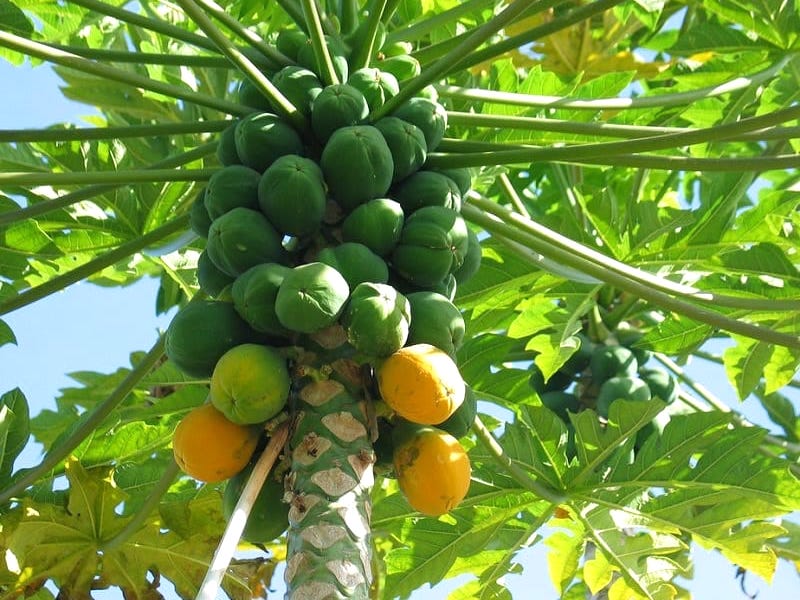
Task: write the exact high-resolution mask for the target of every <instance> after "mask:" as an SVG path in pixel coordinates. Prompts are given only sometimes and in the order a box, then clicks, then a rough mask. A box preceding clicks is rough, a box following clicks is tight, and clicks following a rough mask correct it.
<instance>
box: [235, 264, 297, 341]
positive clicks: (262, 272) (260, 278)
mask: <svg viewBox="0 0 800 600" xmlns="http://www.w3.org/2000/svg"><path fill="white" fill-rule="evenodd" d="M290 270H291V269H289V267H285V266H283V265H279V264H277V263H264V264H260V265H256V266H254V267H251V268H249V269H248V270H247V271H245V272H244V273H242V274H241V275H239V276H238V277H237V278H236V280H235V281H234V282H233V286H232V287H231V296H232V298H233V307H234V308H235V309H236V312H237V313H239V316H241V317H242V319H244V320H245V321H246V322H247V323H248V324H249V325H250V327H252V328H253V329H254V330H256V331H260V332H262V333H267V334H271V335H274V336H279V337H286V336H287V335H288V334H289V331H288V330H287V329H286V328H285V327H284V326H283V325H281V322H280V321H279V320H278V315H277V313H276V312H275V301H276V299H277V297H278V289H279V288H280V286H281V283H283V279H284V277H286V274H287V273H288V272H289V271H290Z"/></svg>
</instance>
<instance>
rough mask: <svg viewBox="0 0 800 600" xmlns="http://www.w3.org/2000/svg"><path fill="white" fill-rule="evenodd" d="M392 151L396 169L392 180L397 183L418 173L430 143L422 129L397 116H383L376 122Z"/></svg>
mask: <svg viewBox="0 0 800 600" xmlns="http://www.w3.org/2000/svg"><path fill="white" fill-rule="evenodd" d="M375 127H377V128H378V130H379V131H380V132H381V134H382V135H383V138H384V139H385V140H386V144H387V145H388V146H389V150H390V151H391V153H392V161H393V162H394V171H393V174H392V182H393V183H396V182H398V181H400V180H404V179H406V178H407V177H408V176H409V175H411V174H412V173H416V172H417V171H419V169H420V168H421V167H422V165H424V164H425V159H426V158H427V156H428V145H427V143H426V142H425V136H424V135H423V133H422V130H421V129H420V128H419V127H417V126H416V125H414V124H413V123H409V122H408V121H403V120H402V119H398V118H397V117H383V118H382V119H378V121H376V122H375Z"/></svg>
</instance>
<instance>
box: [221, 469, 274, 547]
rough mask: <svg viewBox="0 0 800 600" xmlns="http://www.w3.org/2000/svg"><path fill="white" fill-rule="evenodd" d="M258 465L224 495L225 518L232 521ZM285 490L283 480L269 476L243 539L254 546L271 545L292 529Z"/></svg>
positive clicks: (229, 485)
mask: <svg viewBox="0 0 800 600" xmlns="http://www.w3.org/2000/svg"><path fill="white" fill-rule="evenodd" d="M254 466H255V463H254V462H252V461H251V462H250V463H249V464H248V465H247V466H246V467H245V468H244V469H242V470H241V471H239V472H238V473H237V474H236V475H234V476H233V477H231V478H230V479H229V480H228V481H227V483H226V484H225V491H224V492H223V493H222V516H223V517H225V520H226V521H229V520H230V518H231V517H232V516H233V511H234V509H235V508H236V503H237V502H238V501H239V498H240V496H241V495H242V492H243V491H244V486H245V485H246V484H247V481H248V479H250V475H251V473H252V472H253V467H254ZM284 494H285V489H284V485H283V479H282V478H280V479H278V478H276V477H275V476H274V474H273V473H270V474H269V475H267V478H266V479H265V480H264V484H263V485H262V486H261V489H260V490H259V492H258V496H256V499H255V502H254V503H253V506H252V508H251V509H250V514H249V515H248V517H247V523H246V524H245V526H244V531H243V532H242V538H243V539H244V540H246V541H248V542H250V543H251V544H268V543H269V542H272V541H274V540H276V539H278V538H279V537H280V536H281V535H283V533H284V532H285V531H286V529H287V528H288V527H289V504H288V503H286V502H284V501H283V495H284Z"/></svg>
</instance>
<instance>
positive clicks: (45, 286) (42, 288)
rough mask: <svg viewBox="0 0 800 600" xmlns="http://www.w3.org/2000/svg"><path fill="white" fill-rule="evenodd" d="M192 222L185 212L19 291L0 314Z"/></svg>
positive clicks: (63, 286) (93, 271) (142, 248)
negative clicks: (62, 272) (70, 268)
mask: <svg viewBox="0 0 800 600" xmlns="http://www.w3.org/2000/svg"><path fill="white" fill-rule="evenodd" d="M188 224H189V215H188V214H184V215H182V216H180V217H177V218H175V219H173V220H172V221H169V222H168V223H166V224H165V225H162V226H161V227H159V228H157V229H153V230H152V231H149V232H147V233H145V234H144V235H141V236H140V237H138V238H136V239H133V240H131V241H129V242H125V243H124V244H120V245H119V246H117V247H116V248H114V249H113V250H111V251H109V252H106V253H105V254H101V255H99V256H98V257H97V258H94V259H92V260H90V261H88V262H86V263H84V264H82V265H81V266H79V267H76V268H75V269H72V270H71V271H67V272H66V273H64V274H63V275H58V276H57V277H53V278H52V279H49V280H47V281H45V282H44V283H41V284H39V285H37V286H36V287H33V288H29V289H27V290H26V291H24V292H22V293H20V294H17V295H16V296H11V297H10V298H9V299H8V300H6V301H5V302H3V303H0V315H4V314H7V313H10V312H12V311H14V310H17V309H19V308H22V307H23V306H27V305H28V304H31V303H32V302H36V301H37V300H41V299H42V298H44V297H46V296H49V295H50V294H53V293H55V292H58V291H61V290H63V289H65V288H66V287H68V286H70V285H72V284H73V283H77V282H78V281H81V280H82V279H86V278H88V277H90V276H91V275H94V274H95V273H99V272H100V271H102V270H103V269H105V268H107V267H110V266H111V265H113V264H115V263H117V262H119V261H121V260H123V259H125V258H128V257H130V256H133V255H134V254H136V253H137V252H141V251H142V250H144V249H145V248H147V247H148V246H150V245H152V244H154V243H156V242H158V241H161V240H163V239H165V238H167V237H169V236H171V235H174V234H175V233H178V232H181V231H184V230H185V229H186V228H187V226H188Z"/></svg>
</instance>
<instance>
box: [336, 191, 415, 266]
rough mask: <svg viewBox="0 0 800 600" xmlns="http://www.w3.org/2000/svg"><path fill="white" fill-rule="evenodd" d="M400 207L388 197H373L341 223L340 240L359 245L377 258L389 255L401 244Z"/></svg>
mask: <svg viewBox="0 0 800 600" xmlns="http://www.w3.org/2000/svg"><path fill="white" fill-rule="evenodd" d="M404 221H405V216H404V214H403V207H401V206H400V204H399V203H398V202H395V201H394V200H390V199H389V198H375V199H373V200H369V201H368V202H366V203H365V204H362V205H360V206H357V207H356V208H355V210H353V212H351V213H350V214H349V215H347V217H346V218H345V220H344V222H343V223H342V239H344V241H345V242H359V243H361V244H364V245H365V246H366V247H367V248H369V249H370V250H372V251H373V252H374V253H375V254H377V255H378V256H386V255H388V254H389V253H390V252H391V251H392V249H393V248H394V247H395V245H396V244H397V242H398V241H400V234H401V232H402V231H403V223H404Z"/></svg>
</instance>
